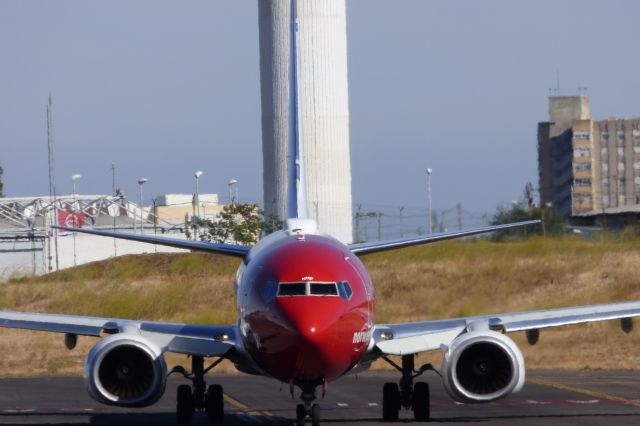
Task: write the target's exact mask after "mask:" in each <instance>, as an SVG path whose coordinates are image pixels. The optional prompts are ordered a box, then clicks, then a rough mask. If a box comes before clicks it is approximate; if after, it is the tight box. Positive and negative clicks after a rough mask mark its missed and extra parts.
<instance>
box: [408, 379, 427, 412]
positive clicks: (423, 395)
mask: <svg viewBox="0 0 640 426" xmlns="http://www.w3.org/2000/svg"><path fill="white" fill-rule="evenodd" d="M411 406H412V407H413V417H414V418H415V419H416V420H417V421H419V422H426V421H428V420H429V417H430V415H431V401H430V400H429V384H428V383H425V382H418V383H416V384H415V385H414V387H413V398H412V401H411Z"/></svg>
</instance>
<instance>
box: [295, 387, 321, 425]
mask: <svg viewBox="0 0 640 426" xmlns="http://www.w3.org/2000/svg"><path fill="white" fill-rule="evenodd" d="M322 383H323V381H312V382H303V383H298V386H299V387H300V389H301V390H302V393H301V394H300V399H301V400H302V402H303V403H302V404H298V405H297V406H296V426H304V424H305V421H306V420H307V419H309V420H311V424H312V426H319V425H320V406H319V405H318V404H316V403H314V402H313V401H315V399H316V387H318V386H319V385H320V384H322ZM292 386H293V385H292ZM291 393H292V395H293V388H292V390H291Z"/></svg>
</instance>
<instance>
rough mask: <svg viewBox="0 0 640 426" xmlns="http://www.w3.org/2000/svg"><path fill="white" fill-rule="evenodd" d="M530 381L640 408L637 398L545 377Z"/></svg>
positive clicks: (530, 380)
mask: <svg viewBox="0 0 640 426" xmlns="http://www.w3.org/2000/svg"><path fill="white" fill-rule="evenodd" d="M528 381H529V382H531V383H535V384H537V385H542V386H549V387H552V388H555V389H559V390H564V391H569V392H575V393H579V394H582V395H587V396H590V397H592V398H597V399H608V400H611V401H617V402H621V403H623V404H628V405H633V406H635V407H638V408H640V403H639V402H638V401H637V400H629V399H625V398H621V397H619V396H615V395H610V394H608V393H604V392H598V391H592V390H589V389H584V388H579V387H576V386H568V385H564V384H562V383H558V382H552V381H550V380H544V379H538V378H533V379H529V380H528Z"/></svg>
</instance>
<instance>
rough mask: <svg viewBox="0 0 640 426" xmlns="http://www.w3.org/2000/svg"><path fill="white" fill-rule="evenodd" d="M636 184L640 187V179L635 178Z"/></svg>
mask: <svg viewBox="0 0 640 426" xmlns="http://www.w3.org/2000/svg"><path fill="white" fill-rule="evenodd" d="M634 182H635V183H636V185H640V177H637V178H635V179H634Z"/></svg>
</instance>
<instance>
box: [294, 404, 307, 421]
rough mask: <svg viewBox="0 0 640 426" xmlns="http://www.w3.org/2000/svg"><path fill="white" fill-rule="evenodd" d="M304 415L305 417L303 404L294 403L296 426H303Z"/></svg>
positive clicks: (305, 412)
mask: <svg viewBox="0 0 640 426" xmlns="http://www.w3.org/2000/svg"><path fill="white" fill-rule="evenodd" d="M305 417H307V410H306V409H305V408H304V404H298V405H296V426H304V419H305Z"/></svg>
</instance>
